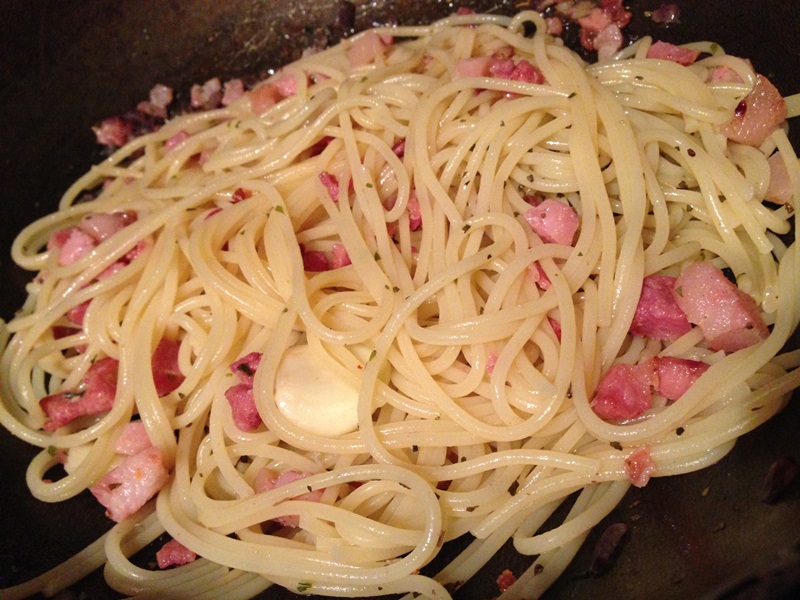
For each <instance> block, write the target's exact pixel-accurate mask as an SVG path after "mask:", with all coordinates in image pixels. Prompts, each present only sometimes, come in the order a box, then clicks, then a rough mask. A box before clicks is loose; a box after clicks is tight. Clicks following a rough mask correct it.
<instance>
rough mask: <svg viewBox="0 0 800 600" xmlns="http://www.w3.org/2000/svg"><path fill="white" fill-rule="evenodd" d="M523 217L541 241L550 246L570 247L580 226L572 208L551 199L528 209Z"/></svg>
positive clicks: (576, 214)
mask: <svg viewBox="0 0 800 600" xmlns="http://www.w3.org/2000/svg"><path fill="white" fill-rule="evenodd" d="M523 216H524V217H525V220H526V221H527V222H528V225H529V226H530V228H531V229H532V230H533V231H534V232H536V234H537V235H538V236H539V237H540V238H542V241H544V242H546V243H551V244H563V245H565V246H571V245H572V242H573V240H574V239H575V232H577V231H578V227H579V225H580V218H579V217H578V213H577V212H575V209H574V208H572V207H571V206H569V205H568V204H565V203H563V202H559V201H558V200H553V199H547V200H545V201H544V202H542V203H541V204H539V205H538V206H536V207H534V208H530V209H528V210H527V211H525V214H524V215H523Z"/></svg>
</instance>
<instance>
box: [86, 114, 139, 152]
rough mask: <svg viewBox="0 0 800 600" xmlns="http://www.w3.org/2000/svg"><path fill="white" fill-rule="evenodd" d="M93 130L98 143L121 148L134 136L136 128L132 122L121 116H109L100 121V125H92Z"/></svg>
mask: <svg viewBox="0 0 800 600" xmlns="http://www.w3.org/2000/svg"><path fill="white" fill-rule="evenodd" d="M92 131H94V135H95V137H96V138H97V143H98V144H100V145H102V146H115V147H118V148H119V147H122V146H124V145H125V144H127V143H128V142H129V141H130V140H131V139H132V138H133V133H134V128H133V124H132V123H129V122H128V121H125V120H123V119H120V118H119V117H109V118H108V119H103V120H102V121H100V125H97V126H96V127H92Z"/></svg>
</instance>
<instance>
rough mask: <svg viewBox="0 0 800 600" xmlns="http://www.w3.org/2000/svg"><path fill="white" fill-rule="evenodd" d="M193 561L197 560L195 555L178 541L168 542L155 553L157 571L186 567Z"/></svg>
mask: <svg viewBox="0 0 800 600" xmlns="http://www.w3.org/2000/svg"><path fill="white" fill-rule="evenodd" d="M195 560H197V553H195V552H192V551H191V550H189V549H188V548H187V547H186V546H184V545H183V544H181V543H180V542H179V541H178V540H170V541H168V542H167V543H166V544H164V545H163V546H161V549H160V550H159V551H158V552H156V562H157V563H158V568H159V569H166V568H169V567H173V566H180V565H188V564H189V563H191V562H194V561H195Z"/></svg>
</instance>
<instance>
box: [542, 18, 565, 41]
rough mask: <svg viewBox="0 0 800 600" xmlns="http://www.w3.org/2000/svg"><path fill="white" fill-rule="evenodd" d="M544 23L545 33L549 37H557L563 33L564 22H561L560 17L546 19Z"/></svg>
mask: <svg viewBox="0 0 800 600" xmlns="http://www.w3.org/2000/svg"><path fill="white" fill-rule="evenodd" d="M544 22H545V25H546V26H547V33H549V34H550V35H552V36H555V37H559V36H560V35H561V34H562V33H564V21H562V20H561V17H547V18H546V19H545V20H544Z"/></svg>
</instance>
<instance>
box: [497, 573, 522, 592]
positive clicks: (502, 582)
mask: <svg viewBox="0 0 800 600" xmlns="http://www.w3.org/2000/svg"><path fill="white" fill-rule="evenodd" d="M516 581H517V578H516V577H515V576H514V573H512V572H511V569H505V570H504V571H503V572H502V573H500V575H499V576H498V577H497V588H498V589H499V590H500V593H504V592H505V591H506V590H507V589H508V588H510V587H511V586H512V585H514V584H515V583H516Z"/></svg>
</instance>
